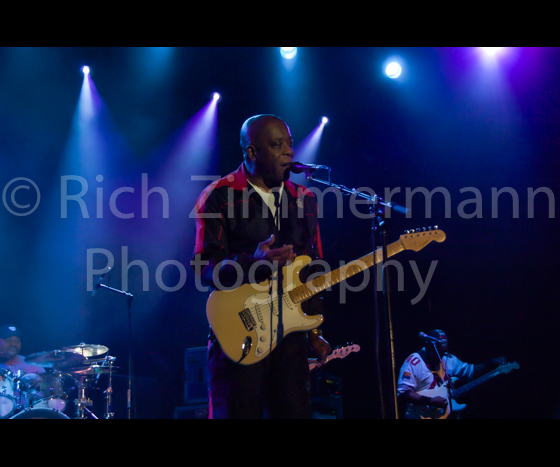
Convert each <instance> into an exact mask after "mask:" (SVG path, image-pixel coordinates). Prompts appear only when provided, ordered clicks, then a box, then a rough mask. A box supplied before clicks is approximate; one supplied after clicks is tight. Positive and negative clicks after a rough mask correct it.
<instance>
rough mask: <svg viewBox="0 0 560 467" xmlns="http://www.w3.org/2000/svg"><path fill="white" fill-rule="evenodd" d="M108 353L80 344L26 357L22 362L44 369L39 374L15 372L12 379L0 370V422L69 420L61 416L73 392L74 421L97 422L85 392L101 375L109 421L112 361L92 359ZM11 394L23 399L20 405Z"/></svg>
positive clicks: (111, 392)
mask: <svg viewBox="0 0 560 467" xmlns="http://www.w3.org/2000/svg"><path fill="white" fill-rule="evenodd" d="M108 351H109V349H108V347H105V346H102V345H90V344H85V343H83V342H82V343H80V344H79V345H76V346H69V347H63V348H61V349H58V350H52V351H46V352H39V353H35V354H32V355H29V356H28V357H27V358H26V359H25V361H26V362H27V363H30V364H35V365H39V366H42V367H43V368H45V372H44V373H41V374H34V373H29V374H26V373H25V372H22V371H21V370H19V371H18V374H17V376H15V375H14V373H13V372H11V371H10V370H4V369H0V418H10V419H37V418H46V419H69V417H67V416H66V415H64V414H63V413H62V412H63V411H64V410H65V408H66V405H67V401H68V397H69V393H70V392H71V391H73V390H75V389H77V390H78V395H77V398H76V399H75V400H74V403H75V405H76V419H87V418H92V419H95V420H97V419H98V417H97V416H96V415H95V414H94V413H93V412H92V410H90V407H92V406H93V401H92V400H91V399H90V397H89V396H88V389H90V388H91V387H93V386H92V385H93V382H94V381H95V382H97V381H98V380H99V377H100V376H101V375H102V374H107V375H108V376H109V383H108V387H107V390H106V391H104V394H105V402H106V404H105V414H104V418H106V419H113V418H114V413H113V412H112V411H111V406H112V397H113V387H112V375H113V371H115V370H116V369H118V367H116V366H114V363H115V361H116V357H111V356H109V355H107V356H105V357H104V358H95V357H99V356H102V355H105V354H106V353H107V352H108ZM14 391H15V392H16V393H17V394H18V395H19V398H20V399H23V401H24V403H23V404H18V403H17V398H16V394H15V393H14ZM14 413H15V415H14Z"/></svg>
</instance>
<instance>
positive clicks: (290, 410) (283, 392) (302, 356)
mask: <svg viewBox="0 0 560 467" xmlns="http://www.w3.org/2000/svg"><path fill="white" fill-rule="evenodd" d="M307 356H308V349H307V336H306V334H305V333H304V332H294V333H291V334H288V335H287V336H285V337H284V338H283V339H282V341H281V342H280V344H279V345H278V346H277V347H276V348H275V349H274V350H273V351H272V352H271V353H270V355H268V356H267V357H266V358H265V359H263V360H261V361H259V362H257V363H255V364H253V365H240V364H238V363H235V362H233V361H232V360H230V359H229V358H228V357H227V355H225V354H224V353H223V351H222V349H221V347H220V344H219V343H218V341H217V340H216V338H215V337H214V336H213V334H212V333H210V341H209V346H208V385H209V391H210V418H213V419H262V418H270V419H306V418H309V417H310V413H311V412H310V403H309V365H308V362H307Z"/></svg>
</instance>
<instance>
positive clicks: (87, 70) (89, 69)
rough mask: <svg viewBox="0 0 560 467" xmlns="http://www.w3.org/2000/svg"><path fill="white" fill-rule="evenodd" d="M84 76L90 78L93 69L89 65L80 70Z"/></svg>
mask: <svg viewBox="0 0 560 467" xmlns="http://www.w3.org/2000/svg"><path fill="white" fill-rule="evenodd" d="M80 71H81V72H82V74H83V75H84V76H88V75H89V74H90V73H91V68H90V67H89V66H87V65H85V66H83V67H82V68H81V70H80Z"/></svg>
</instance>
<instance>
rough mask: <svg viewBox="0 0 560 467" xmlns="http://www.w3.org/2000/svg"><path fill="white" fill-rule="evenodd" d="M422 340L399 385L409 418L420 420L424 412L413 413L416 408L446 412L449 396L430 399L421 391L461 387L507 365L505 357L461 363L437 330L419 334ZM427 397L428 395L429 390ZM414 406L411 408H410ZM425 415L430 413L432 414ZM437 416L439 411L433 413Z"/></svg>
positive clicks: (410, 357) (410, 359)
mask: <svg viewBox="0 0 560 467" xmlns="http://www.w3.org/2000/svg"><path fill="white" fill-rule="evenodd" d="M419 337H420V338H421V339H423V340H424V343H425V345H424V347H423V348H422V349H421V350H419V351H418V352H415V353H413V354H411V355H409V356H408V358H407V359H406V360H405V362H404V363H403V365H402V367H401V370H400V373H399V380H398V384H397V394H398V398H399V402H406V403H408V404H409V409H408V410H407V412H406V418H420V417H417V416H418V414H420V413H423V412H422V411H420V410H414V406H418V407H422V406H423V407H428V408H433V409H436V410H437V409H442V411H445V410H446V409H447V406H448V398H447V397H443V396H439V395H436V396H434V397H429V396H428V395H421V394H419V393H420V392H424V391H426V390H434V389H436V388H439V387H441V386H443V385H444V384H445V383H447V384H451V385H452V386H453V385H455V384H457V385H462V384H464V383H466V382H468V381H472V380H473V379H476V378H477V377H479V376H481V375H483V374H484V373H487V372H489V371H491V370H493V369H494V368H496V367H497V366H498V365H500V364H503V363H505V359H504V358H503V357H499V358H495V359H492V360H490V361H488V362H486V363H480V364H476V365H475V364H470V363H465V362H463V361H461V360H459V359H458V358H457V357H456V356H454V355H452V354H450V353H449V348H448V346H447V336H446V334H445V333H444V332H443V331H442V330H441V329H434V330H433V331H430V332H428V333H426V334H424V333H420V334H419ZM451 378H453V381H454V382H453V383H451V382H449V381H448V379H451ZM425 394H429V391H428V392H425ZM411 406H412V409H410V407H411ZM424 413H429V411H428V412H424ZM434 413H436V412H435V411H434ZM428 418H430V417H428Z"/></svg>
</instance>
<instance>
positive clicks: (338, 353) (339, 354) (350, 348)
mask: <svg viewBox="0 0 560 467" xmlns="http://www.w3.org/2000/svg"><path fill="white" fill-rule="evenodd" d="M359 351H360V346H359V345H356V344H352V345H347V346H346V347H341V348H339V349H335V350H334V352H333V353H332V354H330V355H329V356H328V357H327V358H326V359H325V363H329V362H330V361H331V360H333V359H335V358H344V357H346V356H348V355H350V354H351V353H352V352H359ZM308 362H309V370H314V369H315V368H317V367H318V366H319V363H318V362H317V360H316V359H315V358H309V359H308Z"/></svg>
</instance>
